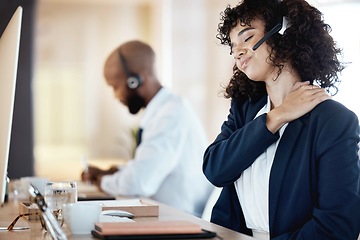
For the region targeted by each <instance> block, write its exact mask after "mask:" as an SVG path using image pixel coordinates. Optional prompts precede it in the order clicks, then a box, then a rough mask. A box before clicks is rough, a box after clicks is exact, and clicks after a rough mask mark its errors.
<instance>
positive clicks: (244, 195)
mask: <svg viewBox="0 0 360 240" xmlns="http://www.w3.org/2000/svg"><path fill="white" fill-rule="evenodd" d="M221 16H222V17H221V22H220V24H219V25H218V35H217V38H218V39H219V40H220V42H221V44H223V45H227V46H229V47H230V54H231V55H232V56H233V57H234V60H235V65H234V67H233V76H232V77H231V79H230V82H229V84H228V85H227V86H226V89H225V97H227V98H231V107H230V112H229V115H228V118H227V120H226V121H225V122H224V123H223V125H222V127H221V133H220V134H219V135H218V136H217V138H216V139H215V141H214V142H213V143H212V144H211V145H210V146H209V147H208V148H207V150H206V152H205V154H204V163H203V171H204V174H205V175H206V177H207V178H208V179H209V181H210V182H211V183H213V184H214V185H215V186H218V187H222V192H221V194H220V196H219V199H218V200H217V202H216V204H215V206H214V208H213V211H212V216H211V221H212V222H214V223H217V224H219V225H222V226H224V227H227V228H230V229H233V230H235V231H239V232H242V233H245V234H248V235H251V236H255V237H256V238H259V239H262V238H263V239H350V240H354V239H356V238H357V236H358V234H359V232H360V190H359V184H360V168H359V156H358V153H357V152H358V142H359V134H360V132H359V131H360V130H359V121H358V118H357V116H356V115H355V114H354V113H353V112H351V111H350V110H348V109H347V108H346V107H345V106H343V105H342V104H340V103H338V102H336V101H334V100H332V99H331V95H334V94H336V93H337V84H338V83H339V77H338V74H339V73H340V72H341V71H342V70H343V68H344V64H343V63H342V62H341V61H340V60H339V56H340V54H341V50H340V49H339V48H338V47H337V46H336V44H335V42H334V40H333V39H332V37H331V36H330V34H329V32H330V30H331V28H330V26H329V25H327V24H326V23H324V21H323V18H322V17H323V16H322V13H321V12H320V11H319V10H318V9H316V8H315V7H313V6H311V5H309V4H308V3H307V2H306V1H305V0H283V1H276V0H243V1H242V2H241V3H239V4H238V5H237V6H235V7H233V8H231V7H230V6H228V7H227V8H226V9H225V10H224V12H222V15H221Z"/></svg>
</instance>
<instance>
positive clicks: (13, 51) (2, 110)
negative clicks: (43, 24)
mask: <svg viewBox="0 0 360 240" xmlns="http://www.w3.org/2000/svg"><path fill="white" fill-rule="evenodd" d="M21 19H22V8H21V7H18V8H17V10H16V11H15V13H14V15H13V16H12V18H11V19H10V21H9V23H8V25H7V26H6V28H5V30H4V32H3V34H2V35H1V37H0V194H1V199H0V200H1V206H2V205H3V203H4V199H5V191H6V175H7V166H8V158H9V149H10V136H11V126H12V117H13V108H14V99H15V86H16V74H17V66H18V56H19V46H20V29H21Z"/></svg>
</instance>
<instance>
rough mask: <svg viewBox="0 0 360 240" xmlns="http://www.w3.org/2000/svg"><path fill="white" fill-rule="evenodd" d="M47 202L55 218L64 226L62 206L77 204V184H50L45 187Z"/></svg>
mask: <svg viewBox="0 0 360 240" xmlns="http://www.w3.org/2000/svg"><path fill="white" fill-rule="evenodd" d="M44 195H45V196H44V198H45V202H46V204H47V206H48V208H49V210H50V211H52V212H53V214H54V216H55V218H56V219H57V220H58V221H59V222H60V223H61V224H62V223H63V221H64V219H63V215H62V206H63V204H66V203H75V202H77V185H76V182H48V183H47V184H46V186H45V194H44Z"/></svg>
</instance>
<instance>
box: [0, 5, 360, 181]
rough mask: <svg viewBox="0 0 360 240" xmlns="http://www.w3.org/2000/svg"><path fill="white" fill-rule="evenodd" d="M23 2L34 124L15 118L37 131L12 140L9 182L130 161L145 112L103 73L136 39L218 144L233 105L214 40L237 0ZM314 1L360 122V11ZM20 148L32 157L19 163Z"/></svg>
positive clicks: (343, 95)
mask: <svg viewBox="0 0 360 240" xmlns="http://www.w3.org/2000/svg"><path fill="white" fill-rule="evenodd" d="M1 1H3V0H1ZM5 1H6V0H5ZM10 1H11V0H10ZM23 2H24V3H26V2H31V7H29V8H28V9H29V11H31V13H32V14H31V17H30V18H29V19H30V20H31V21H32V22H33V25H32V34H30V36H32V37H31V38H30V40H29V41H30V42H31V49H32V52H31V58H30V61H31V62H28V63H24V62H23V63H22V64H24V65H26V64H27V65H28V66H30V67H31V71H30V76H28V78H30V87H29V90H30V93H31V95H30V97H29V99H28V100H29V101H30V110H31V112H30V113H29V114H28V115H27V116H28V117H29V118H30V119H27V118H21V117H16V116H14V117H16V126H22V122H23V121H26V122H28V123H29V122H30V126H32V130H31V131H30V132H29V133H28V134H22V137H28V138H30V140H29V142H25V143H24V142H22V141H20V143H19V144H17V145H16V147H15V143H13V142H14V141H16V139H17V138H16V137H14V138H13V141H12V149H11V152H10V159H9V164H10V162H11V163H12V166H10V169H9V171H11V173H10V177H13V178H18V177H22V176H28V175H36V176H41V177H49V178H51V179H55V180H59V179H60V180H61V179H74V180H77V179H79V178H80V173H81V171H82V165H81V160H80V159H81V158H82V156H84V155H86V156H87V157H88V158H89V160H90V162H91V161H93V162H94V163H97V164H100V165H101V166H104V167H106V166H109V165H111V164H114V163H117V162H118V161H121V160H122V161H123V160H128V159H131V158H132V156H133V153H134V148H135V145H134V141H133V136H132V131H133V129H135V128H136V127H137V125H138V120H139V117H140V114H141V113H139V114H138V115H130V114H129V113H128V110H127V108H126V107H124V106H123V105H122V104H121V103H120V102H118V101H117V100H116V99H115V97H114V95H113V91H112V89H111V88H110V87H108V86H107V85H106V83H105V80H104V78H103V72H102V71H103V64H104V61H105V59H106V57H107V56H108V54H109V53H110V52H111V51H112V50H113V49H114V48H116V47H117V46H118V45H120V44H121V43H123V42H125V41H128V40H133V39H139V40H142V41H145V42H147V43H148V44H150V45H151V46H152V47H153V48H154V50H155V52H156V54H157V73H158V76H159V79H160V80H161V81H162V83H163V84H164V85H165V86H168V87H170V88H172V89H173V90H174V91H175V92H176V93H178V94H179V95H182V96H184V97H186V98H187V99H188V100H189V101H190V102H191V104H192V105H193V107H194V108H195V110H196V111H197V113H198V115H199V117H200V119H201V121H202V123H203V125H204V127H205V129H206V132H207V135H208V140H209V143H211V142H212V141H213V140H214V138H215V137H216V135H217V134H218V132H219V131H220V126H221V124H222V122H223V121H224V120H225V119H226V117H227V114H228V109H229V103H230V102H229V100H227V99H225V98H224V97H223V95H222V91H223V87H222V86H224V85H225V84H226V83H227V82H228V80H229V78H230V76H231V73H232V65H233V60H232V58H231V56H229V49H228V48H227V47H224V46H221V45H220V44H219V41H218V40H217V39H216V37H215V36H216V34H217V25H218V23H219V19H220V12H221V11H222V10H223V9H225V7H226V6H227V5H228V4H230V5H232V6H235V5H236V4H237V3H238V1H236V0H101V1H100V0H37V1H30V0H29V1H23ZM308 2H309V3H311V4H313V5H314V6H316V7H318V8H319V9H320V10H321V11H322V12H323V13H324V18H325V21H326V22H327V23H329V24H330V26H331V27H332V29H333V31H332V33H331V34H332V36H333V37H334V38H335V40H336V41H337V42H338V44H339V45H340V46H341V47H342V48H343V50H344V60H345V61H347V62H351V64H350V65H349V66H348V67H347V68H346V69H345V70H344V72H343V74H342V75H341V79H342V81H343V82H342V83H341V84H340V87H339V93H338V94H337V95H336V96H335V97H334V99H336V100H338V101H340V102H342V103H343V104H344V105H346V106H347V107H348V108H350V109H351V110H352V111H354V112H355V113H356V114H357V115H358V116H360V105H359V102H360V97H359V93H358V92H356V91H358V89H359V88H360V81H359V80H358V71H356V70H357V69H360V65H359V64H360V33H359V32H358V31H356V30H355V29H357V23H359V22H360V17H359V15H358V12H360V3H359V1H358V0H343V1H341V0H309V1H308ZM25 10H26V9H25ZM25 14H26V12H25ZM18 85H19V83H18ZM17 95H18V93H17ZM19 105H21V104H19V103H18V104H17V103H16V102H15V107H16V108H21V106H19ZM15 111H16V109H15ZM14 126H15V125H14ZM14 126H13V130H14ZM20 135H21V134H20ZM14 139H15V140H14ZM18 139H19V137H18ZM18 142H19V140H18ZM21 146H25V147H28V148H29V149H30V150H29V151H28V152H22V153H23V154H22V155H21V152H20V153H19V151H21V149H22V148H21ZM21 162H27V163H29V162H30V163H31V162H33V166H34V167H33V168H31V167H29V168H28V171H24V170H22V171H19V170H16V169H18V168H19V166H20V165H19V164H21Z"/></svg>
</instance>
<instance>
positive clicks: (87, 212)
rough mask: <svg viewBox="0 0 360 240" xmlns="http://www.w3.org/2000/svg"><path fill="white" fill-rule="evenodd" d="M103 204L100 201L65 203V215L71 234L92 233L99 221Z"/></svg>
mask: <svg viewBox="0 0 360 240" xmlns="http://www.w3.org/2000/svg"><path fill="white" fill-rule="evenodd" d="M101 210H102V206H101V204H100V203H92V202H76V203H67V204H64V205H63V209H62V211H63V216H64V220H65V224H66V226H67V227H68V228H69V229H70V232H71V234H90V233H91V230H93V229H94V225H95V223H97V222H99V219H100V214H101Z"/></svg>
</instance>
